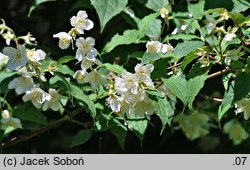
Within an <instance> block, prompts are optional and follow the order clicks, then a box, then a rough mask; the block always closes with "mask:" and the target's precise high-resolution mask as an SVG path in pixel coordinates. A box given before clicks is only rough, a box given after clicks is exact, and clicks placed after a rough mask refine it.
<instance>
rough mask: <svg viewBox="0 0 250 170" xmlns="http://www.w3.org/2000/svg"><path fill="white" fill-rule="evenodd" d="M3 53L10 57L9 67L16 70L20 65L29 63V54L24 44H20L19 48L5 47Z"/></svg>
mask: <svg viewBox="0 0 250 170" xmlns="http://www.w3.org/2000/svg"><path fill="white" fill-rule="evenodd" d="M3 53H4V54H5V55H7V56H8V57H9V61H8V63H7V68H8V69H9V70H15V69H17V68H18V67H23V66H25V65H26V64H27V55H26V50H25V48H24V46H22V45H18V46H17V49H15V48H13V47H5V48H4V49H3Z"/></svg>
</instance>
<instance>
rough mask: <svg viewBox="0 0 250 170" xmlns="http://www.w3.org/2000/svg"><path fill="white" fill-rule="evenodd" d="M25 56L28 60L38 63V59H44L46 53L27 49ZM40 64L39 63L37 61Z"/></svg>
mask: <svg viewBox="0 0 250 170" xmlns="http://www.w3.org/2000/svg"><path fill="white" fill-rule="evenodd" d="M27 57H28V59H29V60H30V61H32V62H34V63H39V61H40V60H44V59H45V57H46V53H45V52H44V51H43V50H41V49H38V50H27ZM39 64H41V63H39Z"/></svg>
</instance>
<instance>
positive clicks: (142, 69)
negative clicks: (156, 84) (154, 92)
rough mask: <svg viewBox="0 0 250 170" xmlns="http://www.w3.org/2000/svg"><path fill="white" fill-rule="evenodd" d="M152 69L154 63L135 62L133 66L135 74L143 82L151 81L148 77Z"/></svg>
mask: <svg viewBox="0 0 250 170" xmlns="http://www.w3.org/2000/svg"><path fill="white" fill-rule="evenodd" d="M153 70H154V65H152V64H147V65H142V64H137V65H136V66H135V75H136V76H137V77H138V78H139V79H140V80H141V81H143V82H144V83H147V82H152V80H151V78H150V73H151V72H152V71H153Z"/></svg>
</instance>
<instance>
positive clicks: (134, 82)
mask: <svg viewBox="0 0 250 170" xmlns="http://www.w3.org/2000/svg"><path fill="white" fill-rule="evenodd" d="M121 77H122V78H123V80H124V81H123V82H122V84H121V85H120V90H121V91H123V92H125V91H128V90H131V92H132V93H133V94H137V92H138V86H139V79H138V77H137V76H136V75H135V74H132V73H129V72H127V71H123V72H122V74H121Z"/></svg>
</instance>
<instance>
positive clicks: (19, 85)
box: [8, 76, 33, 94]
mask: <svg viewBox="0 0 250 170" xmlns="http://www.w3.org/2000/svg"><path fill="white" fill-rule="evenodd" d="M32 87H33V79H32V78H31V77H30V76H22V77H18V78H14V79H13V80H12V81H10V82H9V85H8V88H9V89H15V91H16V93H17V94H22V93H24V92H26V91H28V90H30V89H31V88H32Z"/></svg>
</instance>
